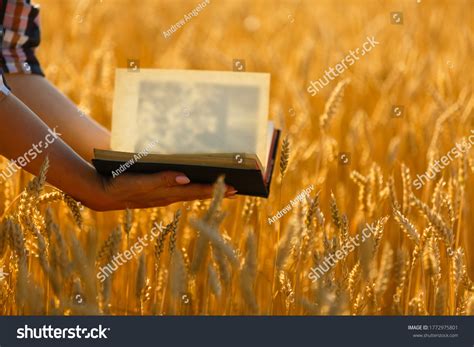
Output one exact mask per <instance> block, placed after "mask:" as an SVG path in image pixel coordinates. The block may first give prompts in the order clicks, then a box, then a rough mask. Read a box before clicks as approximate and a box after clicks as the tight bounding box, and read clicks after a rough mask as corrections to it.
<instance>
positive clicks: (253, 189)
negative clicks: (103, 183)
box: [92, 130, 280, 198]
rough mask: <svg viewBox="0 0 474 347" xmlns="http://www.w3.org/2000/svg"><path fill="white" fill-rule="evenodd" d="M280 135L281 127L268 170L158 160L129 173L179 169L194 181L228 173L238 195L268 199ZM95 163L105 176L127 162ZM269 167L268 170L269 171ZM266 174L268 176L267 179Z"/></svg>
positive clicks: (228, 181)
mask: <svg viewBox="0 0 474 347" xmlns="http://www.w3.org/2000/svg"><path fill="white" fill-rule="evenodd" d="M279 138H280V130H276V131H275V140H274V141H273V145H272V148H271V151H270V160H269V162H268V165H267V168H266V170H267V172H268V176H267V175H266V173H267V172H265V173H262V172H261V171H260V170H259V169H255V170H250V169H239V168H226V167H213V166H201V165H190V164H168V163H158V162H140V161H138V162H136V163H134V164H133V165H132V166H130V168H128V169H127V172H136V173H155V172H161V171H169V170H172V171H179V172H182V173H184V174H185V175H186V176H188V177H189V179H190V180H191V182H194V183H207V184H212V183H214V182H215V181H216V180H217V178H218V177H219V176H220V175H225V182H226V184H229V185H231V186H233V187H234V188H235V189H236V190H238V193H237V194H241V195H250V196H258V197H264V198H267V197H268V195H269V193H270V184H271V179H272V173H273V168H274V166H275V158H276V153H277V148H278V142H279ZM92 163H93V165H94V167H95V168H96V170H97V171H98V172H100V173H101V174H103V175H106V176H112V172H113V171H115V170H117V169H118V168H119V167H120V165H122V164H124V163H125V162H124V161H117V160H105V159H99V158H95V159H93V160H92ZM268 170H269V171H268ZM265 176H267V177H268V178H267V179H265Z"/></svg>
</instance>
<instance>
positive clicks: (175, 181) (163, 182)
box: [140, 171, 191, 188]
mask: <svg viewBox="0 0 474 347" xmlns="http://www.w3.org/2000/svg"><path fill="white" fill-rule="evenodd" d="M140 181H142V184H143V185H144V186H145V187H149V188H166V187H175V186H181V185H187V184H189V183H190V182H191V180H190V179H189V178H188V177H187V176H186V175H185V174H184V173H182V172H177V171H163V172H158V173H154V174H145V175H140Z"/></svg>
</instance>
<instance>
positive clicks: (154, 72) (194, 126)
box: [111, 69, 270, 165]
mask: <svg viewBox="0 0 474 347" xmlns="http://www.w3.org/2000/svg"><path fill="white" fill-rule="evenodd" d="M269 84H270V75H269V74H266V73H246V72H228V71H198V70H160V69H140V71H139V72H132V71H128V70H127V69H117V72H116V81H115V95H114V107H113V120H112V144H111V146H112V149H113V150H116V151H124V152H140V151H143V150H144V149H145V148H146V147H147V146H148V145H149V144H150V143H152V142H157V143H156V145H154V146H153V148H152V149H151V153H159V154H183V153H227V152H228V153H255V154H257V155H258V156H259V158H260V160H261V161H262V162H263V163H264V165H265V161H264V160H265V158H266V156H267V153H266V151H267V148H266V147H267V126H268V124H267V119H268V103H269Z"/></svg>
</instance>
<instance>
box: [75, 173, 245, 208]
mask: <svg viewBox="0 0 474 347" xmlns="http://www.w3.org/2000/svg"><path fill="white" fill-rule="evenodd" d="M100 179H101V180H102V186H103V189H101V192H100V193H97V194H93V196H91V197H88V198H86V199H85V200H84V201H83V204H84V205H85V206H87V207H89V208H91V209H93V210H96V211H107V210H121V209H125V208H148V207H156V206H166V205H169V204H172V203H174V202H178V201H190V200H201V199H208V198H210V197H211V196H212V189H213V188H212V185H210V184H195V183H191V182H190V181H189V178H187V177H186V176H185V175H184V174H182V173H180V172H174V171H166V172H161V173H156V174H134V173H124V174H122V175H119V176H118V177H115V178H111V177H102V176H101V177H100ZM235 193H237V191H236V190H235V189H234V188H233V187H231V186H227V191H226V195H225V196H226V197H232V196H234V195H235Z"/></svg>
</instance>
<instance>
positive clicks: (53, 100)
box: [6, 74, 110, 162]
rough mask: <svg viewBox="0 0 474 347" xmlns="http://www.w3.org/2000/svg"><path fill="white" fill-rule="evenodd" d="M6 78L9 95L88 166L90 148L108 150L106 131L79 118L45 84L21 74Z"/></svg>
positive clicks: (62, 97)
mask: <svg viewBox="0 0 474 347" xmlns="http://www.w3.org/2000/svg"><path fill="white" fill-rule="evenodd" d="M6 78H7V82H8V85H9V86H10V87H11V88H12V92H13V93H14V94H15V95H16V96H17V97H18V98H19V99H20V100H21V101H22V102H23V103H24V104H25V105H27V106H28V107H29V108H30V109H31V110H32V111H33V112H34V113H35V114H36V115H38V116H39V117H40V118H41V119H42V120H43V121H44V122H45V123H46V124H47V125H48V126H49V127H51V128H54V127H57V130H58V131H59V132H60V133H61V134H62V139H63V140H64V141H65V142H66V143H68V144H69V145H70V146H71V147H72V149H74V151H75V152H76V153H78V154H79V155H80V156H81V157H83V158H84V159H86V160H87V161H89V162H90V161H91V159H92V156H93V149H94V148H100V149H109V147H110V133H109V131H108V130H107V129H105V128H104V127H102V126H101V125H100V124H98V123H97V122H95V121H94V120H93V119H91V118H89V117H88V116H87V115H84V114H81V112H79V110H78V108H77V107H76V105H74V103H73V102H72V101H71V100H69V99H68V98H67V97H66V96H65V95H64V94H62V93H61V92H60V91H59V90H57V89H56V87H54V86H53V85H52V84H51V83H50V82H48V80H46V79H45V78H43V77H41V76H37V75H25V74H7V75H6Z"/></svg>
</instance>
